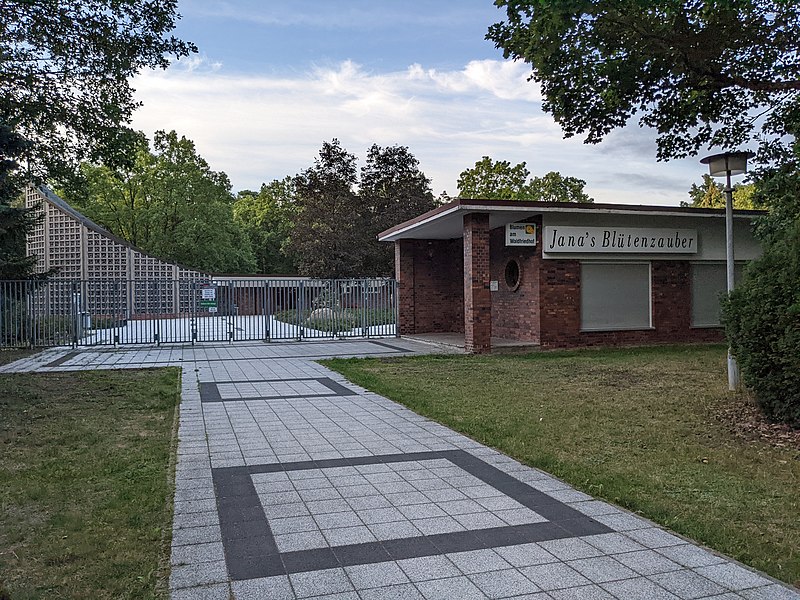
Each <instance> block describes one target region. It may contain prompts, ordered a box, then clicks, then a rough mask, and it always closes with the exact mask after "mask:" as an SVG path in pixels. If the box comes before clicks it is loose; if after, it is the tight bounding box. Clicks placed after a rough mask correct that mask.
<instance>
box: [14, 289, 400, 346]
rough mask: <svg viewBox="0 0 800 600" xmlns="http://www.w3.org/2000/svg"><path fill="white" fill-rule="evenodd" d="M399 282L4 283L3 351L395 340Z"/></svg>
mask: <svg viewBox="0 0 800 600" xmlns="http://www.w3.org/2000/svg"><path fill="white" fill-rule="evenodd" d="M396 325H397V282H396V281H395V280H394V279H303V278H291V279H273V278H270V279H268V280H267V279H258V278H253V279H237V280H229V279H220V280H215V279H208V280H200V281H197V280H172V279H148V280H118V279H114V280H98V279H93V280H64V279H51V280H47V281H0V347H22V346H33V347H36V346H61V345H71V346H94V345H116V344H163V343H187V342H191V343H195V342H221V341H227V342H234V341H240V340H262V341H273V340H307V339H339V338H349V337H389V336H395V335H397V331H398V330H397V326H396Z"/></svg>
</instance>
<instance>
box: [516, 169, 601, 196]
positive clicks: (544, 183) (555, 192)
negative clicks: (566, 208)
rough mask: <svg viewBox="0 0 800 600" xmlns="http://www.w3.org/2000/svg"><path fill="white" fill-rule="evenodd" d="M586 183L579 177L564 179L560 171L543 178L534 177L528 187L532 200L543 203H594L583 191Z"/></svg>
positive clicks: (551, 172)
mask: <svg viewBox="0 0 800 600" xmlns="http://www.w3.org/2000/svg"><path fill="white" fill-rule="evenodd" d="M585 185H586V182H585V181H584V180H583V179H578V178H577V177H564V176H563V175H562V174H561V173H559V172H558V171H550V172H549V173H547V174H546V175H544V176H543V177H534V178H533V179H531V182H530V184H529V185H528V190H529V191H528V195H529V197H530V199H531V200H539V201H541V202H583V203H587V202H594V199H593V198H590V197H589V195H588V194H586V193H585V192H584V191H583V187H584V186H585Z"/></svg>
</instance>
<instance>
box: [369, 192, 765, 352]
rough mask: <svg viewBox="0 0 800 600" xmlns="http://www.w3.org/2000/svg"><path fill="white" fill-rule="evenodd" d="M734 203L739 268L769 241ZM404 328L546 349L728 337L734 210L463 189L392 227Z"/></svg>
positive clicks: (470, 344)
mask: <svg viewBox="0 0 800 600" xmlns="http://www.w3.org/2000/svg"><path fill="white" fill-rule="evenodd" d="M757 214H759V213H755V212H753V211H734V240H735V249H734V254H735V259H736V267H737V274H738V272H740V271H741V266H742V265H743V264H744V263H745V262H746V261H748V260H752V259H754V258H756V257H757V256H758V255H759V254H760V253H761V249H760V246H759V244H758V242H757V241H756V240H755V239H754V238H753V235H752V231H751V224H752V219H753V218H754V216H756V215H757ZM378 239H379V240H381V241H385V242H394V244H395V274H396V277H397V279H398V281H399V311H400V312H399V327H400V333H401V334H403V335H413V334H424V333H455V334H463V335H464V346H465V349H466V350H467V351H470V352H488V351H490V350H491V346H492V338H493V337H494V338H501V339H506V340H515V341H519V342H529V343H530V344H532V345H540V346H541V347H544V348H568V347H585V346H611V345H626V344H650V343H667V342H701V341H719V340H722V338H723V333H722V328H721V327H720V320H719V319H720V316H719V294H720V293H721V292H724V291H725V281H726V277H725V272H726V271H725V213H724V210H715V209H696V208H679V207H659V206H627V205H615V204H562V203H543V202H521V201H504V200H467V199H458V200H454V201H453V202H450V203H449V204H446V205H444V206H441V207H439V208H437V209H435V210H432V211H429V212H427V213H425V214H423V215H420V216H419V217H416V218H414V219H411V220H410V221H407V222H405V223H401V224H400V225H397V226H396V227H393V228H391V229H388V230H386V231H384V232H383V233H381V234H380V235H379V236H378Z"/></svg>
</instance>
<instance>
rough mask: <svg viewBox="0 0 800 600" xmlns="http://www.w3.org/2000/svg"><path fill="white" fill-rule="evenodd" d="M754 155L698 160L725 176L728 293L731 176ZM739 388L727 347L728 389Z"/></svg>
mask: <svg viewBox="0 0 800 600" xmlns="http://www.w3.org/2000/svg"><path fill="white" fill-rule="evenodd" d="M753 156H755V155H754V154H753V153H752V152H723V153H721V154H713V155H711V156H706V157H705V158H704V159H702V160H701V161H700V162H701V163H702V164H704V165H708V171H709V174H710V175H711V177H723V176H724V177H725V265H726V270H727V283H728V285H727V290H728V294H730V293H731V292H732V291H733V285H734V281H733V188H732V187H731V177H732V176H734V175H742V174H744V173H746V172H747V159H748V158H753ZM738 388H739V366H738V365H737V364H736V359H735V358H733V355H732V354H731V349H730V347H728V389H729V390H731V391H734V390H737V389H738Z"/></svg>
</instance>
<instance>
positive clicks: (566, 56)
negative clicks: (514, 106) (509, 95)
mask: <svg viewBox="0 0 800 600" xmlns="http://www.w3.org/2000/svg"><path fill="white" fill-rule="evenodd" d="M495 4H496V5H497V6H498V7H501V8H505V12H506V18H505V20H504V21H502V22H500V23H496V24H494V25H492V26H491V27H490V29H489V32H488V34H487V36H486V37H487V39H489V40H491V41H493V42H494V43H495V45H496V46H497V47H498V48H501V49H502V50H503V53H504V56H505V57H506V58H513V59H515V60H516V59H518V60H524V61H525V62H527V63H529V64H530V65H531V67H532V70H533V72H532V79H533V80H535V81H536V82H537V83H539V85H540V86H541V90H542V96H543V98H544V101H543V108H544V110H545V111H547V112H549V113H551V114H552V115H553V116H554V117H555V119H556V121H557V122H558V123H559V124H560V125H561V127H562V129H563V131H564V134H565V136H567V137H571V136H573V135H583V136H585V141H586V142H589V143H597V142H599V141H601V140H602V139H603V138H604V137H605V136H606V135H607V134H608V133H609V132H611V131H612V130H613V129H616V128H619V127H622V126H624V125H625V124H626V123H627V122H628V121H629V119H631V118H632V117H634V116H639V117H640V124H642V125H646V126H649V127H652V128H654V129H655V130H656V131H657V132H658V139H657V144H658V157H659V158H660V159H669V158H676V157H685V156H689V155H694V154H696V153H697V152H698V151H699V150H700V149H701V148H702V147H704V146H719V147H723V148H726V149H731V148H737V147H740V146H743V145H746V144H747V143H748V142H750V141H752V140H753V139H754V138H755V136H756V135H758V134H766V137H763V138H761V142H762V150H764V151H765V152H764V154H770V155H771V157H774V156H775V151H776V150H778V151H779V153H785V152H786V149H785V147H783V146H782V145H781V143H780V142H781V140H780V138H781V136H782V135H784V134H785V133H787V131H786V127H785V123H786V121H787V119H788V118H789V117H790V116H791V115H792V114H794V113H797V112H798V111H800V100H799V98H800V96H799V94H800V34H799V33H798V32H800V4H798V3H796V2H786V1H783V0H771V1H770V0H737V1H736V2H700V1H691V2H675V1H674V0H652V1H648V2H643V1H642V0H570V1H569V2H564V1H562V0H496V2H495ZM776 146H777V147H776Z"/></svg>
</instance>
